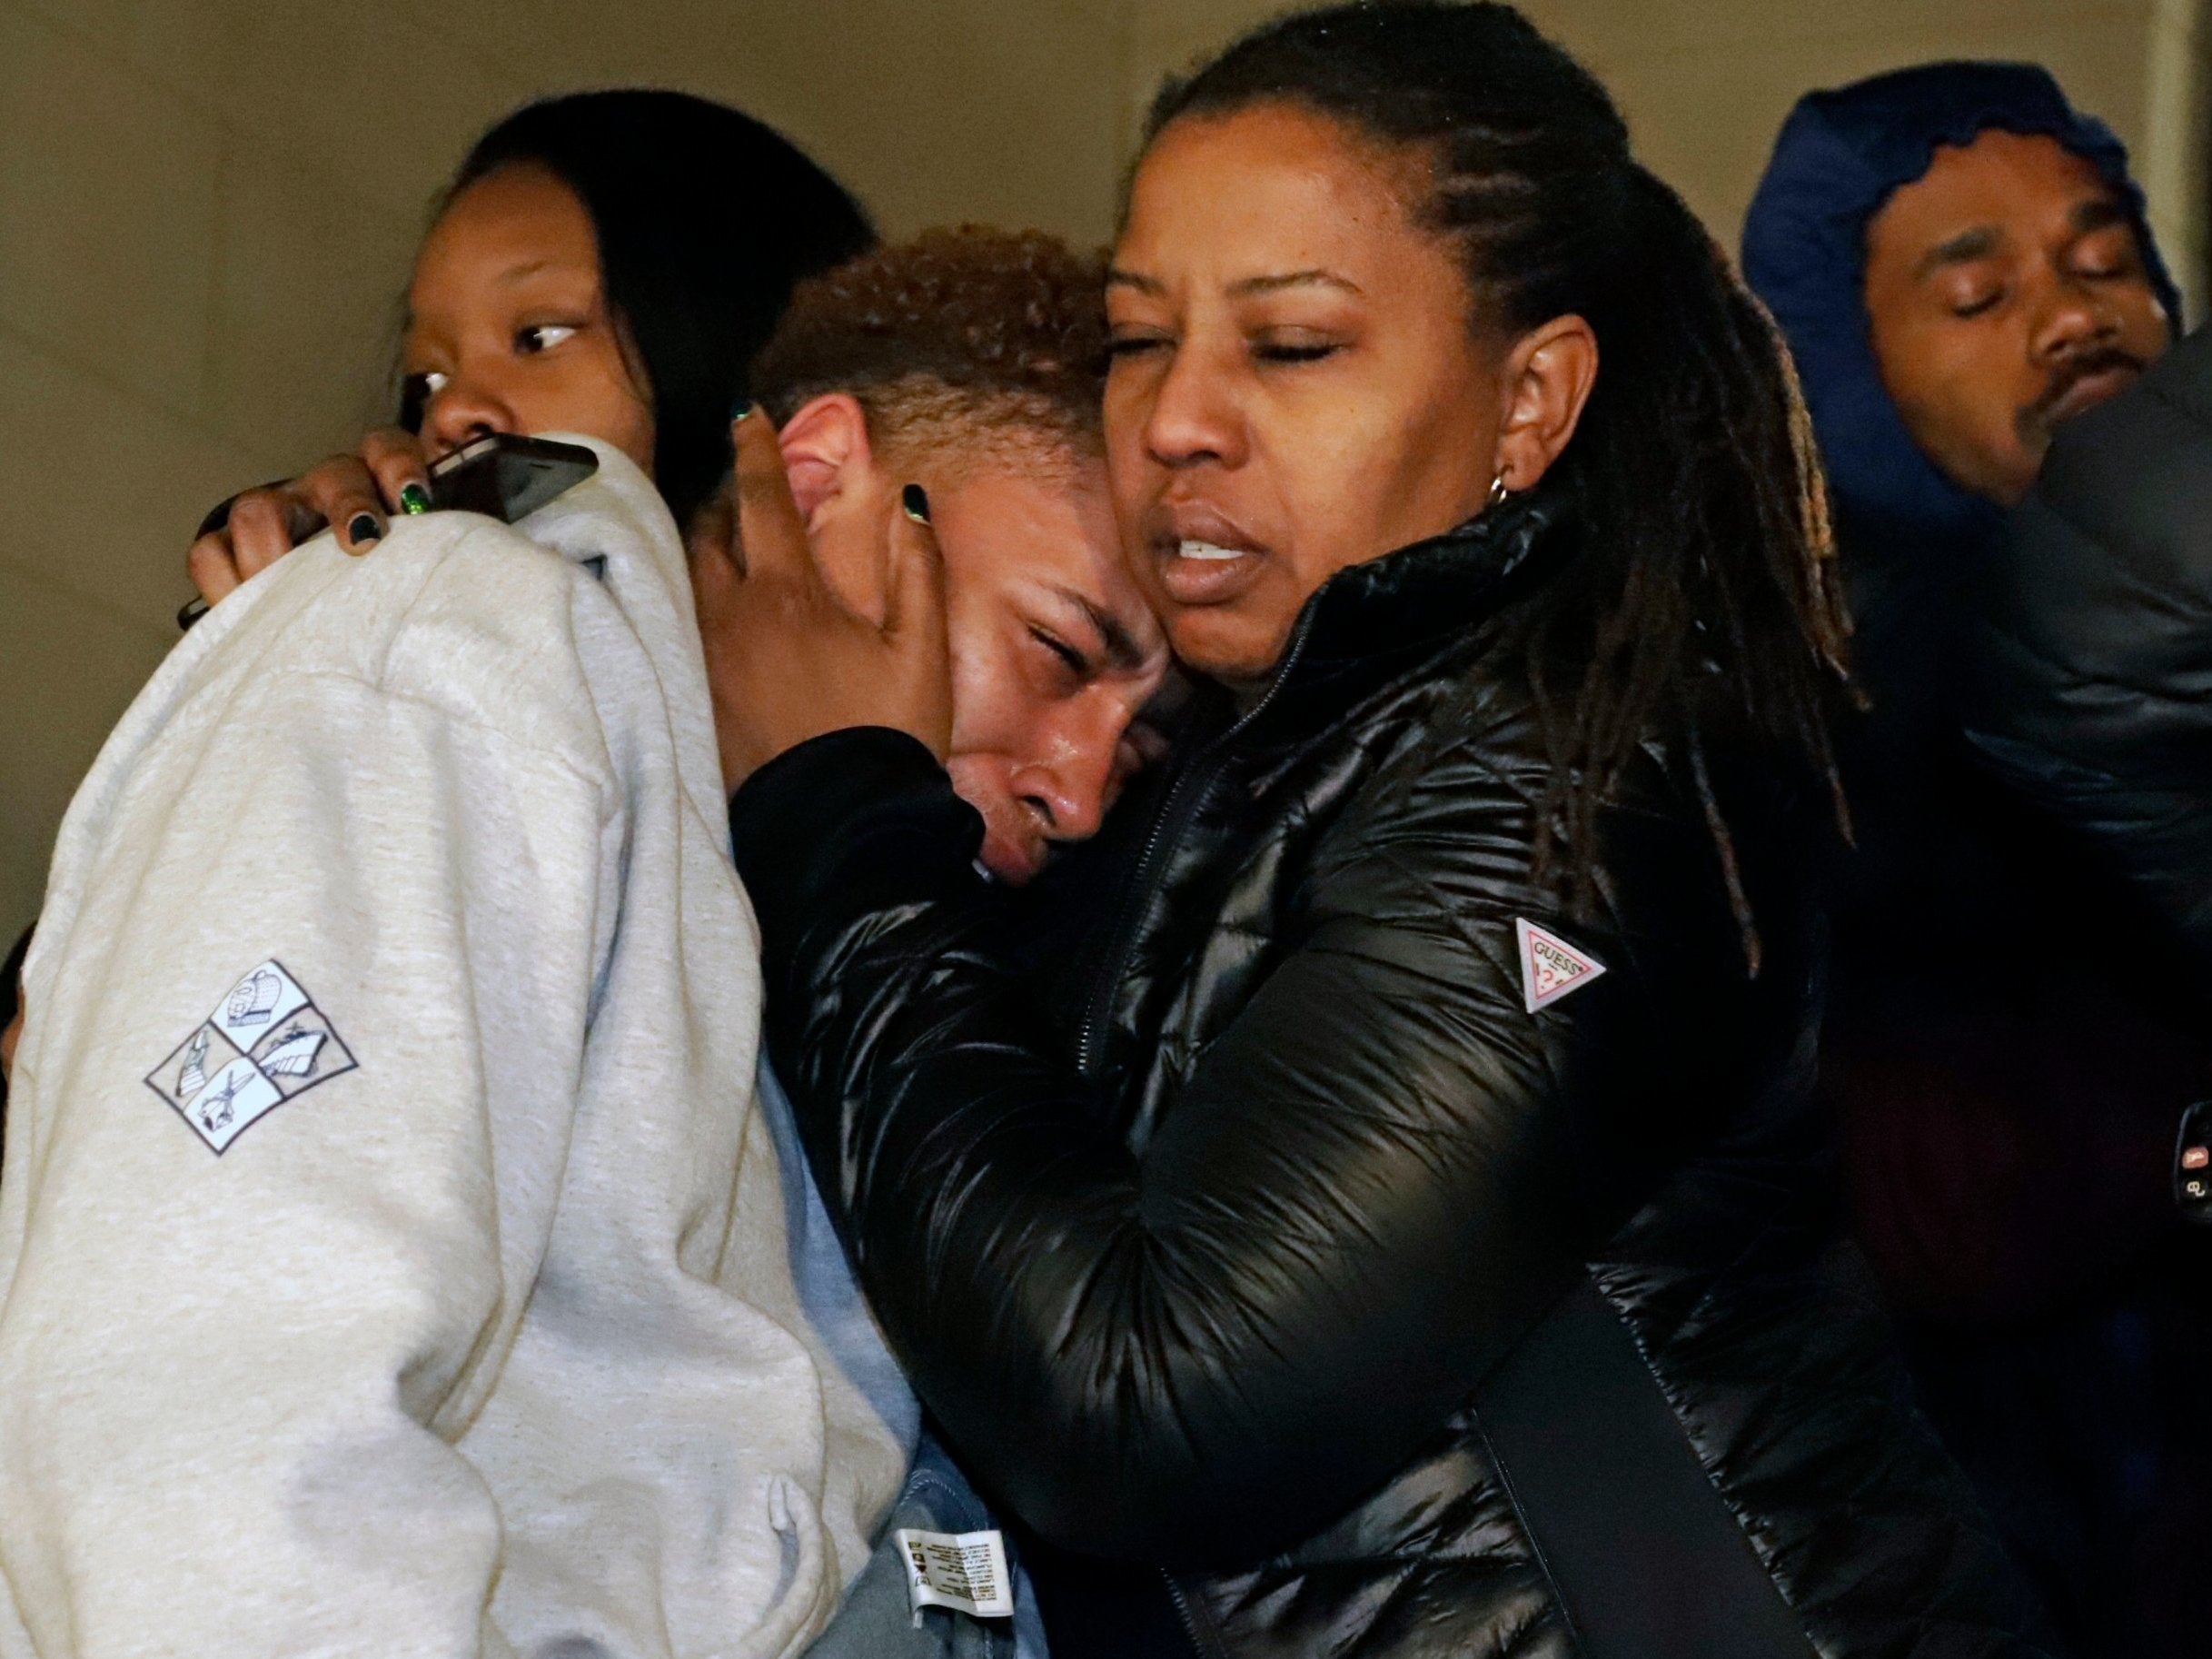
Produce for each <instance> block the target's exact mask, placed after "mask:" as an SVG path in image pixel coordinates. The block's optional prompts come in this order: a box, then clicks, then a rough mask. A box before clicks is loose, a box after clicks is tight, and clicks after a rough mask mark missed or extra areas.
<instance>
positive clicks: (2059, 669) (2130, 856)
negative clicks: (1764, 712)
mask: <svg viewBox="0 0 2212 1659" xmlns="http://www.w3.org/2000/svg"><path fill="white" fill-rule="evenodd" d="M2011 531H2012V539H2011V544H2010V546H2009V550H2008V552H2007V556H2006V557H2005V558H2003V559H2002V560H2000V561H1998V563H1997V565H1996V567H1995V570H1994V572H1993V579H1992V584H1991V586H1992V591H1991V592H1990V594H1989V601H1988V608H1987V618H1986V621H1987V626H1986V628H1985V629H1984V631H1983V635H1982V639H1981V641H1980V644H1981V649H1980V651H1979V653H1978V657H1979V661H1978V662H1977V665H1976V666H1977V677H1976V682H1975V686H1974V694H1973V696H1972V697H1971V699H1970V700H1969V709H1968V720H1967V724H1968V733H1969V739H1970V740H1971V741H1972V743H1973V744H1974V745H1975V747H1976V748H1977V749H1978V750H1979V751H1980V753H1981V756H1982V758H1983V760H1985V761H1986V762H1987V763H1988V764H1989V767H1990V769H1991V770H1993V771H1994V772H1995V773H1996V774H1997V775H1998V776H1999V778H2000V779H2002V780H2004V781H2005V782H2006V783H2007V784H2008V785H2009V787H2011V788H2012V789H2014V790H2017V791H2018V792H2019V794H2020V795H2021V796H2022V797H2023V798H2024V799H2026V800H2028V802H2029V803H2030V804H2031V805H2032V806H2033V807H2035V808H2036V809H2038V810H2041V811H2043V812H2045V813H2047V814H2048V815H2049V816H2050V817H2051V818H2052V819H2053V820H2055V821H2057V822H2058V823H2060V824H2062V825H2064V826H2066V827H2068V829H2069V830H2073V831H2074V832H2076V833H2077V834H2078V836H2079V837H2080V838H2081V839H2082V842H2083V844H2084V845H2085V846H2087V847H2088V848H2089V849H2091V851H2092V853H2093V855H2094V856H2095V857H2097V858H2098V859H2100V860H2101V861H2102V862H2103V863H2105V864H2106V866H2107V867H2108V869H2111V870H2112V871H2113V872H2114V873H2115V874H2117V875H2118V877H2119V878H2120V879H2122V880H2124V881H2125V882H2127V883H2128V886H2129V887H2131V888H2132V889H2134V890H2135V891H2136V892H2137V893H2138V895H2139V896H2140V897H2141V898H2142V899H2144V900H2145V901H2146V902H2147V905H2148V909H2150V910H2151V911H2152V912H2153V913H2155V915H2156V916H2157V919H2159V921H2160V922H2161V924H2162V925H2163V926H2164V927H2166V928H2167V929H2168V930H2169V931H2170V933H2171V934H2172V936H2173V937H2174V939H2176V940H2177V942H2178V943H2180V944H2181V945H2182V946H2183V947H2184V948H2185V949H2187V950H2188V952H2189V953H2190V954H2191V956H2192V957H2193V959H2194V960H2195V964H2196V967H2197V975H2198V978H2199V980H2200V983H2201V988H2205V989H2212V834H2208V833H2207V829H2206V813H2207V810H2208V809H2212V331H2207V332H2200V333H2197V335H2195V336H2193V337H2192V338H2191V339H2189V340H2188V341H2187V342H2185V343H2182V344H2180V345H2178V346H2177V347H2175V348H2174V350H2173V351H2172V352H2171V353H2169V354H2168V355H2167V358H2166V359H2165V361H2164V362H2162V363H2159V364H2158V365H2157V367H2156V368H2155V369H2153V370H2152V371H2151V373H2149V374H2148V375H2147V376H2145V377H2144V379H2143V380H2142V381H2141V382H2138V384H2137V385H2135V386H2133V387H2131V388H2130V389H2129V390H2128V391H2127V392H2123V393H2122V394H2121V395H2120V396H2118V397H2117V398H2115V399H2114V400H2112V402H2109V403H2107V404H2105V405H2103V406H2102V407H2100V408H2098V409H2095V410H2092V411H2090V412H2088V413H2087V414H2084V415H2081V416H2079V417H2078V418H2077V419H2076V420H2073V421H2069V422H2067V423H2066V425H2065V426H2064V427H2063V428H2062V429H2061V430H2060V431H2059V432H2058V436H2057V438H2056V439H2055V440H2054V442H2052V445H2051V451H2050V454H2049V456H2048V459H2047V461H2046V462H2045V464H2044V469H2043V475H2042V478H2041V480H2040V482H2039V483H2038V486H2037V489H2036V492H2035V493H2034V494H2033V495H2032V496H2031V497H2030V498H2029V499H2028V502H2026V503H2025V504H2024V505H2023V506H2022V507H2021V508H2020V510H2019V512H2016V513H2015V514H2014V515H2013V518H2012V523H2011Z"/></svg>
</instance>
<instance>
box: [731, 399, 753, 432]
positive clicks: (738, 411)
mask: <svg viewBox="0 0 2212 1659" xmlns="http://www.w3.org/2000/svg"><path fill="white" fill-rule="evenodd" d="M757 407H759V405H757V404H756V403H755V402H753V401H752V399H750V398H749V397H740V398H739V399H738V401H737V402H734V403H732V404H730V406H729V423H730V424H731V425H732V426H735V425H736V424H737V423H738V422H739V421H742V420H743V419H744V418H745V417H746V416H747V415H749V414H750V413H752V412H753V411H754V410H755V409H756V408H757Z"/></svg>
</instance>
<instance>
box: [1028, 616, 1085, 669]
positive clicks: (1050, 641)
mask: <svg viewBox="0 0 2212 1659" xmlns="http://www.w3.org/2000/svg"><path fill="white" fill-rule="evenodd" d="M1029 637H1030V638H1031V639H1033V640H1035V641H1037V643H1038V644H1039V645H1042V646H1043V647H1044V648H1045V649H1046V651H1050V652H1051V653H1052V654H1053V655H1054V656H1056V657H1057V658H1058V659H1059V660H1060V661H1061V662H1062V663H1063V664H1064V665H1065V666H1066V669H1067V671H1068V672H1069V673H1070V674H1073V675H1074V676H1075V677H1076V680H1088V679H1090V677H1091V665H1090V661H1089V659H1087V658H1086V657H1085V656H1084V654H1083V653H1082V652H1081V651H1077V650H1076V648H1075V647H1074V646H1072V645H1070V644H1069V643H1068V642H1067V641H1065V640H1063V639H1060V638H1058V637H1056V635H1054V634H1052V633H1050V632H1048V631H1046V630H1045V629H1042V628H1036V627H1033V628H1031V629H1030V630H1029Z"/></svg>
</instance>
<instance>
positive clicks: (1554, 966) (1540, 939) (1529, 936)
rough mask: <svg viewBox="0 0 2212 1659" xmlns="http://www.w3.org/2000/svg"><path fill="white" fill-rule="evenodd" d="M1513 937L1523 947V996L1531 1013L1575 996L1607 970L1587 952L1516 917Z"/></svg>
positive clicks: (1530, 922) (1531, 922) (1532, 923)
mask: <svg viewBox="0 0 2212 1659" xmlns="http://www.w3.org/2000/svg"><path fill="white" fill-rule="evenodd" d="M1513 938H1514V939H1516V940H1517V941H1518V942H1519V943H1520V946H1521V993H1522V996H1523V998H1524V999H1525V1000H1526V1002H1527V1004H1528V1011H1529V1012H1530V1013H1532V1014H1533V1013H1534V1012H1535V1011H1536V1010H1537V1009H1538V1008H1549V1007H1550V1006H1551V1005H1552V1003H1554V1002H1557V1001H1558V1000H1559V999H1560V998H1562V997H1571V996H1572V995H1573V994H1574V993H1575V992H1576V991H1579V990H1581V989H1582V987H1583V986H1585V985H1587V984H1589V983H1590V982H1591V981H1592V979H1596V978H1597V977H1598V976H1599V975H1601V974H1602V973H1603V972H1604V971H1605V964H1604V963H1602V962H1601V961H1599V960H1598V959H1597V958H1595V957H1593V956H1592V955H1591V954H1590V953H1589V952H1588V951H1585V950H1577V949H1575V948H1574V947H1573V946H1572V945H1570V944H1569V943H1567V941H1566V940H1565V939H1561V938H1560V937H1559V936H1558V935H1557V934H1556V933H1547V932H1545V931H1544V930H1543V929H1542V928H1539V927H1538V926H1537V925H1536V924H1535V923H1534V922H1533V921H1524V920H1523V919H1521V918H1520V917H1517V916H1516V917H1515V918H1514V919H1513Z"/></svg>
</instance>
